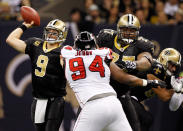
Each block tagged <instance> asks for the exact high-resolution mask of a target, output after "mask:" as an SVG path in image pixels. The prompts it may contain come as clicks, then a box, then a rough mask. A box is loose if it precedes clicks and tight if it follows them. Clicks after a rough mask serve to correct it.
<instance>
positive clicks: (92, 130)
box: [73, 96, 132, 131]
mask: <svg viewBox="0 0 183 131" xmlns="http://www.w3.org/2000/svg"><path fill="white" fill-rule="evenodd" d="M73 131H132V129H131V127H130V124H129V122H128V120H127V118H126V115H125V113H124V111H123V108H122V105H121V103H120V101H119V100H118V99H117V98H116V96H108V97H104V98H100V99H96V100H92V101H89V102H87V103H86V104H85V105H84V107H83V108H82V110H81V112H80V114H79V116H78V119H77V121H76V123H75V126H74V129H73Z"/></svg>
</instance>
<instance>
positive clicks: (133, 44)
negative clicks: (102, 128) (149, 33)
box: [97, 14, 154, 131]
mask: <svg viewBox="0 0 183 131" xmlns="http://www.w3.org/2000/svg"><path fill="white" fill-rule="evenodd" d="M139 29H140V22H139V20H138V18H137V17H136V16H134V15H132V14H126V15H123V16H122V17H121V18H120V19H119V21H118V24H117V31H114V30H111V29H104V30H101V31H100V32H99V34H98V36H97V42H98V44H99V46H100V47H108V48H111V49H112V50H113V52H114V53H113V57H114V58H113V62H115V63H116V64H117V65H118V66H119V67H121V68H123V69H124V70H126V71H127V72H128V73H130V74H133V75H137V73H138V72H139V71H145V70H148V69H149V68H150V67H151V62H152V53H153V50H154V46H153V44H152V43H151V42H150V41H149V40H146V39H142V37H139ZM111 85H112V86H113V87H114V89H115V90H116V92H117V94H118V98H119V99H120V101H121V103H122V105H123V108H124V111H125V113H126V115H127V118H128V120H129V123H130V125H131V126H132V129H133V130H134V131H140V130H141V129H140V123H139V120H138V117H137V113H136V111H135V108H134V106H133V104H132V102H131V97H130V94H129V90H130V88H129V87H128V86H126V85H122V84H119V83H118V82H116V81H114V80H112V79H111ZM120 87H121V88H120ZM147 119H149V117H148V116H147ZM145 121H151V120H145Z"/></svg>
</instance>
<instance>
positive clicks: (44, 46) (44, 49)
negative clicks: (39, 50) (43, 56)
mask: <svg viewBox="0 0 183 131" xmlns="http://www.w3.org/2000/svg"><path fill="white" fill-rule="evenodd" d="M46 43H47V42H46V41H44V43H43V51H44V52H45V53H47V52H50V51H52V50H54V49H56V48H58V47H60V46H61V45H59V46H57V47H54V48H50V49H46Z"/></svg>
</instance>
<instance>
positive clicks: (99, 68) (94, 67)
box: [89, 56, 105, 77]
mask: <svg viewBox="0 0 183 131" xmlns="http://www.w3.org/2000/svg"><path fill="white" fill-rule="evenodd" d="M89 70H90V71H92V72H99V73H100V76H101V77H105V73H104V72H105V69H104V66H103V63H102V58H101V57H100V56H96V57H95V59H94V60H93V62H92V63H91V65H90V66H89Z"/></svg>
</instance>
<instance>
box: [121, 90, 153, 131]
mask: <svg viewBox="0 0 183 131" xmlns="http://www.w3.org/2000/svg"><path fill="white" fill-rule="evenodd" d="M119 100H120V102H121V103H122V106H123V109H124V112H125V114H126V117H127V119H128V121H129V123H130V125H131V127H132V129H133V131H148V130H149V128H150V126H151V125H152V121H153V119H152V115H151V114H150V113H149V112H148V111H146V110H145V108H144V106H143V105H142V104H141V103H140V102H138V101H137V100H135V99H133V98H131V96H130V94H129V92H128V93H126V94H125V97H120V98H119Z"/></svg>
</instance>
